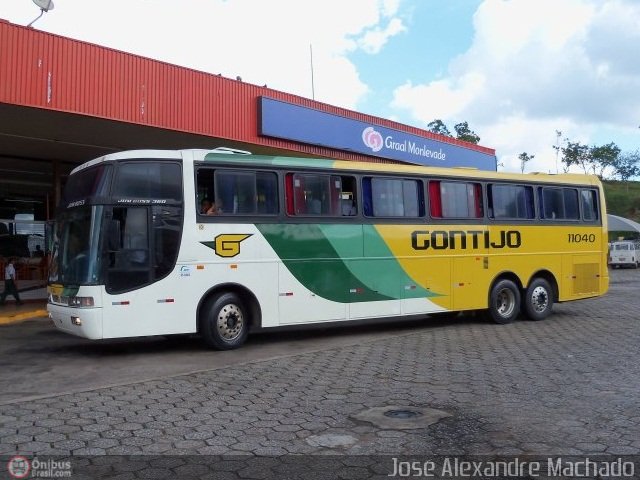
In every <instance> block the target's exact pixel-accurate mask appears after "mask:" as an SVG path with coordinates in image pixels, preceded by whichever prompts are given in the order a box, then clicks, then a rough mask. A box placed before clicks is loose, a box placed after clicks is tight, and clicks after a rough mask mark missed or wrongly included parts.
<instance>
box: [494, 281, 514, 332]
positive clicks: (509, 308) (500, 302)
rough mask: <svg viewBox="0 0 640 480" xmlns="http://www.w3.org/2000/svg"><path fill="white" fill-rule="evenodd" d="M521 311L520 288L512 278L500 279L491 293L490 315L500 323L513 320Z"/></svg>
mask: <svg viewBox="0 0 640 480" xmlns="http://www.w3.org/2000/svg"><path fill="white" fill-rule="evenodd" d="M519 313H520V290H519V289H518V286H517V285H516V284H515V283H514V282H512V281H511V280H507V279H504V280H500V281H499V282H497V283H496V284H495V285H494V286H493V288H492V289H491V294H490V295H489V316H490V317H491V319H492V320H493V321H494V322H496V323H499V324H502V325H504V324H507V323H511V322H513V321H514V320H515V319H516V318H517V317H518V314H519Z"/></svg>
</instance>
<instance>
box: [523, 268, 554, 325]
mask: <svg viewBox="0 0 640 480" xmlns="http://www.w3.org/2000/svg"><path fill="white" fill-rule="evenodd" d="M523 307H524V312H525V315H526V316H527V318H529V319H531V320H544V319H545V318H547V317H548V316H549V315H550V314H551V310H552V308H553V289H552V288H551V285H549V282H547V281H546V280H545V279H544V278H536V279H534V280H533V281H532V282H531V283H530V284H529V287H528V288H527V290H526V291H525V292H524V299H523Z"/></svg>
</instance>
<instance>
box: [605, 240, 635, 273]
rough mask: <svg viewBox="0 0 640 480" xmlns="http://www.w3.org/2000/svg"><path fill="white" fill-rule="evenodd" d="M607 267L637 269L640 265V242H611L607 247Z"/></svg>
mask: <svg viewBox="0 0 640 480" xmlns="http://www.w3.org/2000/svg"><path fill="white" fill-rule="evenodd" d="M609 265H611V266H612V267H614V268H615V267H631V268H638V265H640V242H636V241H634V240H620V241H617V242H611V244H610V247H609Z"/></svg>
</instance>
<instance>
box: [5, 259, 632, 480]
mask: <svg viewBox="0 0 640 480" xmlns="http://www.w3.org/2000/svg"><path fill="white" fill-rule="evenodd" d="M639 287H640V273H639V272H637V271H634V270H630V271H623V272H618V271H615V272H612V288H611V291H610V293H609V294H608V295H607V296H605V297H603V298H599V299H593V300H587V301H583V302H574V303H568V304H561V305H556V307H555V314H554V315H553V316H552V317H550V318H549V319H547V320H545V321H543V322H529V321H519V322H516V323H513V324H510V325H505V326H498V325H493V324H491V323H485V322H484V321H482V320H480V319H475V318H468V317H463V318H461V319H455V320H452V322H451V323H450V324H444V325H443V324H441V323H439V324H438V325H437V326H428V325H426V326H425V328H424V329H421V330H418V332H417V333H416V332H415V331H414V332H413V333H411V334H409V335H407V334H405V335H396V336H393V337H391V338H388V339H385V340H378V341H372V342H369V343H365V344H361V345H356V346H348V347H339V348H327V349H325V350H322V351H318V352H313V353H305V354H300V355H295V356H289V357H284V358H278V359H273V360H266V361H261V362H256V363H251V364H245V365H238V366H232V367H228V368H225V369H222V370H220V369H218V370H212V371H208V372H201V373H196V374H191V375H184V376H180V377H174V378H168V379H164V380H156V381H148V382H142V383H136V384H132V385H127V386H119V387H112V388H104V389H98V390H93V391H88V392H80V393H75V394H69V395H62V396H55V397H50V398H43V399H40V400H34V401H27V402H21V403H13V404H8V405H3V406H0V425H1V426H0V454H1V455H4V456H11V455H16V454H20V455H25V456H34V455H40V456H43V455H62V456H67V455H73V456H83V457H82V458H84V459H85V460H86V459H87V458H93V457H92V456H93V455H100V456H101V455H126V456H130V455H134V456H137V455H152V456H153V457H139V458H141V459H145V458H146V459H150V460H149V462H152V460H153V461H155V462H158V461H161V460H162V458H165V460H166V461H169V460H168V459H170V458H171V459H173V460H175V458H180V457H174V456H176V455H189V456H193V455H246V454H250V455H258V456H276V458H277V457H278V456H281V455H289V454H301V455H328V454H329V455H334V454H335V455H339V456H341V457H337V458H366V457H354V456H360V455H365V456H367V455H368V456H370V455H405V456H407V455H418V456H424V455H431V456H433V455H497V456H509V455H516V456H517V455H522V456H526V455H537V456H546V455H555V456H558V455H561V456H565V455H566V456H570V455H575V456H584V455H591V456H598V455H610V456H620V455H639V454H640V408H638V407H639V404H640V402H639V401H640V362H638V345H639V344H640V319H639V318H638V311H640V308H638V307H639V306H640V301H639V300H638V291H640V289H639ZM376 407H388V408H392V407H393V409H395V410H411V411H414V412H418V414H420V413H423V414H428V412H429V411H430V410H429V409H439V410H442V411H444V412H445V413H446V414H448V416H446V417H445V418H443V419H441V420H439V421H437V422H435V423H433V424H431V425H428V424H426V425H422V426H419V428H411V427H415V425H413V426H412V425H411V419H409V420H408V421H407V420H404V423H401V422H398V427H397V428H396V427H394V426H393V419H391V420H390V421H391V425H389V424H388V423H387V424H385V425H384V426H379V425H378V424H376V423H371V422H368V421H363V420H362V419H361V418H356V416H358V415H359V414H361V413H362V412H367V411H368V410H369V409H372V408H376ZM416 419H417V420H419V419H420V416H418V417H416ZM407 425H408V426H409V427H410V428H407ZM158 455H160V457H157V456H158ZM345 455H346V456H347V457H342V456H345ZM84 456H88V457H84ZM165 456H166V457H165ZM169 456H171V457H169ZM56 458H57V457H56ZM72 458H74V457H72ZM75 458H78V460H80V458H81V457H75ZM98 458H100V457H98ZM125 458H128V459H129V460H131V459H132V458H133V459H135V458H138V457H125ZM183 458H187V457H183ZM189 458H192V460H193V461H191V462H186V463H185V464H184V465H183V464H182V463H184V462H183V461H180V462H179V464H178V465H177V466H175V465H174V467H175V468H178V467H181V466H184V467H185V468H187V467H188V466H189V465H191V466H193V465H196V466H197V464H199V463H201V462H204V460H203V458H210V457H189ZM233 458H235V457H233ZM269 458H270V457H269ZM326 458H329V457H326ZM332 458H333V457H332ZM158 459H160V460H158ZM198 459H200V460H198ZM86 461H89V460H86ZM265 461H266V460H265ZM170 463H171V462H170ZM109 468H113V465H111V466H110V467H109ZM147 468H151V467H149V465H147ZM171 468H173V467H171ZM171 468H168V470H167V471H168V472H170V475H174V474H175V471H174V470H171ZM193 468H195V467H193ZM203 468H204V467H203ZM354 468H355V467H354ZM134 470H135V469H134ZM140 471H144V469H141V470H140ZM196 471H198V468H196ZM256 471H260V469H259V468H258V469H257V470H256ZM110 472H111V474H115V473H122V472H115V473H114V471H113V470H110ZM363 472H364V473H363ZM366 472H368V473H371V472H370V471H367V470H366V469H365V470H364V471H362V472H361V476H363V477H368V476H370V475H368V473H366ZM147 473H149V471H147ZM156 473H158V472H156ZM307 473H309V472H307ZM122 475H124V476H123V477H122V478H134V477H136V476H139V475H136V474H135V472H134V473H132V472H131V471H127V472H126V474H125V473H122ZM385 475H386V474H385ZM385 475H383V476H385ZM356 476H357V475H356ZM142 477H144V475H142ZM205 477H206V478H222V477H219V476H213V477H207V473H206V472H204V473H203V478H205ZM249 477H250V478H261V476H260V474H259V473H255V475H254V476H251V475H249ZM230 478H231V477H230ZM232 478H236V477H232ZM348 478H352V476H348Z"/></svg>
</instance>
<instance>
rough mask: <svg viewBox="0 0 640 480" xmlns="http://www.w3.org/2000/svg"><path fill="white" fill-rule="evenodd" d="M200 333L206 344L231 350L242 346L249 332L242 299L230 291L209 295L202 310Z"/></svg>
mask: <svg viewBox="0 0 640 480" xmlns="http://www.w3.org/2000/svg"><path fill="white" fill-rule="evenodd" d="M202 312H203V313H202V315H203V317H202V323H201V325H200V333H201V334H202V338H203V339H204V341H205V343H206V344H207V346H209V347H211V348H215V349H216V350H232V349H234V348H238V347H240V346H242V344H243V343H244V342H245V340H246V339H247V335H248V334H249V317H248V315H247V312H248V311H247V309H246V308H245V306H244V303H243V302H242V299H241V298H240V297H239V296H238V295H236V294H235V293H232V292H227V293H220V294H218V295H215V296H213V297H211V298H210V299H209V300H208V301H207V302H206V303H205V305H204V308H203V310H202Z"/></svg>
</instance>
